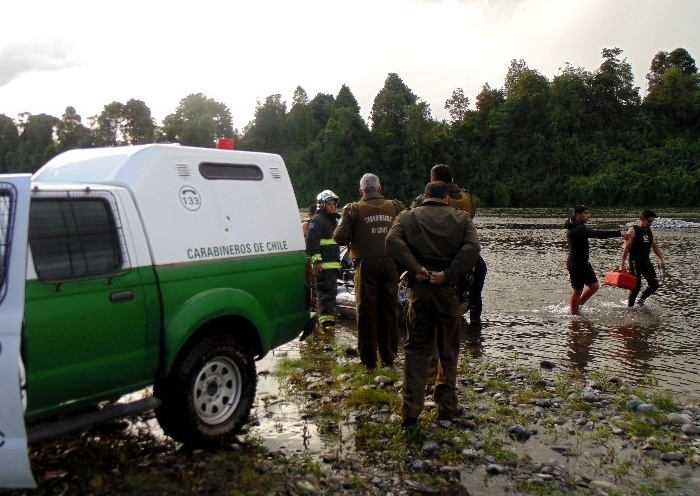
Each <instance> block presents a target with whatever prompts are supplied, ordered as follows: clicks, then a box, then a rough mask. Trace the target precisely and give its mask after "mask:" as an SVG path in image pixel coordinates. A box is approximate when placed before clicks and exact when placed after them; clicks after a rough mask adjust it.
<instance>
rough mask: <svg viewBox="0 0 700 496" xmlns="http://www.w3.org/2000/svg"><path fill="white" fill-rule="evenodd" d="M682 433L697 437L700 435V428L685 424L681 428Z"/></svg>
mask: <svg viewBox="0 0 700 496" xmlns="http://www.w3.org/2000/svg"><path fill="white" fill-rule="evenodd" d="M681 431H682V432H683V434H685V435H686V436H696V435H697V434H698V433H700V428H698V427H697V426H695V425H693V424H683V425H682V426H681Z"/></svg>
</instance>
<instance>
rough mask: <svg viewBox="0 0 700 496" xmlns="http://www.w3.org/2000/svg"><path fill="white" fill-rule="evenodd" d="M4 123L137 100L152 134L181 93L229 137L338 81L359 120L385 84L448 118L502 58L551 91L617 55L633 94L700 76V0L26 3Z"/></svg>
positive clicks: (12, 39)
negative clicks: (656, 82)
mask: <svg viewBox="0 0 700 496" xmlns="http://www.w3.org/2000/svg"><path fill="white" fill-rule="evenodd" d="M0 12H1V14H0V19H1V20H2V23H1V27H0V114H5V115H7V116H9V117H12V118H14V117H16V116H17V114H19V113H22V112H29V113H32V114H39V113H47V114H50V115H54V116H56V117H59V118H60V117H61V116H62V115H63V113H64V111H65V108H66V107H67V106H72V107H75V109H76V110H77V112H78V113H79V114H80V115H81V116H82V117H83V123H85V124H87V119H88V118H89V117H91V116H93V115H96V114H98V113H99V112H101V111H102V109H103V107H104V106H105V105H107V104H109V103H111V102H113V101H118V102H122V103H126V102H127V101H128V100H129V99H131V98H135V99H137V100H142V101H143V102H144V103H145V104H146V105H147V106H148V107H149V108H150V109H151V111H152V114H153V117H155V118H156V120H157V122H158V124H160V123H161V121H162V119H163V117H165V116H166V115H168V114H170V113H172V112H174V111H175V109H176V108H177V106H178V104H179V102H180V100H182V99H183V98H184V97H186V96H187V95H189V94H191V93H203V94H204V95H206V96H207V97H208V98H212V99H214V100H216V101H218V102H221V103H223V104H225V105H226V106H227V107H228V108H229V109H230V110H231V113H232V115H233V125H234V127H235V128H238V129H241V130H242V129H243V127H245V125H246V124H247V123H248V122H249V121H250V120H252V118H253V114H254V112H255V107H256V105H257V103H258V102H264V100H265V98H266V97H267V96H269V95H272V94H277V93H279V94H280V95H282V100H283V101H285V102H287V109H289V108H290V107H291V103H292V95H293V93H294V89H295V88H296V87H297V86H301V87H302V88H304V89H305V90H306V92H307V93H308V95H309V98H313V97H314V96H315V95H316V94H317V93H328V94H332V95H336V94H337V93H338V90H339V89H340V87H341V86H342V85H343V84H346V85H347V86H348V87H349V88H350V90H351V91H352V92H353V94H354V95H355V97H356V98H357V100H358V102H359V104H360V107H361V113H362V115H363V117H365V118H366V119H368V118H369V114H370V112H371V109H372V103H373V101H374V97H375V96H376V95H377V93H378V92H379V90H381V88H382V87H383V85H384V81H385V80H386V77H387V75H388V74H389V73H392V72H394V73H397V74H398V75H399V77H401V79H402V80H403V81H404V83H405V84H406V85H407V86H408V87H409V88H410V89H411V90H412V91H413V92H414V93H415V94H416V95H417V96H418V97H419V98H420V99H422V100H423V101H425V102H427V103H428V104H429V105H430V108H431V112H432V115H433V116H434V117H436V118H439V119H443V118H447V117H448V114H447V112H446V111H445V110H444V104H445V100H447V99H449V98H450V97H451V95H452V91H453V90H455V89H456V88H462V89H463V90H464V93H465V95H466V96H467V97H469V99H470V101H471V102H472V108H473V103H474V100H475V97H476V95H477V94H478V93H479V92H480V91H481V88H482V86H483V85H484V83H488V84H489V85H490V86H491V87H492V88H502V87H503V82H504V79H505V76H506V73H507V71H508V67H509V66H510V62H511V60H513V59H517V60H520V59H522V60H524V61H525V62H526V63H527V65H528V67H530V68H531V69H534V70H537V71H539V72H540V73H542V74H543V75H544V76H546V77H548V78H550V79H551V78H552V77H554V76H556V75H557V74H559V71H560V68H562V67H564V65H565V64H566V63H570V64H572V65H573V66H576V67H583V68H584V69H587V70H590V71H593V70H595V69H597V68H598V67H599V66H600V64H601V62H602V59H601V50H602V49H603V48H614V47H619V48H621V49H622V50H623V53H622V56H621V57H622V58H626V59H627V60H628V62H629V63H630V64H631V65H632V69H633V71H634V74H635V78H636V84H637V86H639V87H640V88H641V94H642V96H643V95H644V91H645V89H646V80H645V75H646V73H647V72H648V69H649V65H650V62H651V59H652V58H653V57H654V55H655V54H656V53H657V52H659V51H668V52H670V51H672V50H674V49H675V48H678V47H682V48H685V49H686V50H688V52H689V53H690V55H691V56H692V57H693V58H694V59H695V60H696V61H697V63H698V64H699V65H700V27H699V25H700V1H699V0H352V1H346V2H342V1H339V0H246V1H242V0H197V1H192V2H182V1H173V0H168V1H161V0H121V1H119V2H101V1H95V0H64V1H62V2H57V1H55V0H51V1H48V0H23V1H17V2H9V1H5V2H3V6H2V8H1V9H0Z"/></svg>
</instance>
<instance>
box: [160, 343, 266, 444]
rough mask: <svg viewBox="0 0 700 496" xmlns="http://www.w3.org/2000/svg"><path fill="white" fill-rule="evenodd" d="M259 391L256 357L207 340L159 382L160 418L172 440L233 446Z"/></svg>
mask: <svg viewBox="0 0 700 496" xmlns="http://www.w3.org/2000/svg"><path fill="white" fill-rule="evenodd" d="M256 386H257V375H256V372H255V361H254V359H253V357H252V355H251V354H249V353H246V352H244V351H243V350H242V349H241V348H240V347H238V346H237V344H236V343H235V342H234V341H233V340H230V339H226V340H221V339H216V338H211V337H210V338H205V339H203V340H202V341H200V342H199V343H197V344H196V345H195V346H194V347H193V348H192V349H191V350H190V351H189V352H188V353H187V354H186V355H185V356H184V358H183V360H182V361H181V362H179V363H176V364H175V366H174V367H173V370H172V372H171V374H170V376H168V377H167V378H165V379H163V380H161V381H157V382H156V384H155V387H154V394H155V396H157V397H158V398H159V399H160V400H161V405H160V406H159V407H158V408H157V409H156V412H155V413H156V418H157V419H158V423H159V424H160V426H161V427H162V429H163V431H164V432H165V433H166V434H167V435H168V436H170V437H172V438H173V439H175V440H176V441H180V442H182V443H184V444H187V445H189V446H193V447H194V446H197V447H215V446H219V445H222V444H226V443H230V442H231V441H232V439H233V436H234V435H235V434H236V433H238V431H239V430H240V429H241V427H242V426H243V425H244V424H245V423H246V422H247V420H248V415H249V414H250V410H251V408H252V407H253V401H254V399H255V390H256Z"/></svg>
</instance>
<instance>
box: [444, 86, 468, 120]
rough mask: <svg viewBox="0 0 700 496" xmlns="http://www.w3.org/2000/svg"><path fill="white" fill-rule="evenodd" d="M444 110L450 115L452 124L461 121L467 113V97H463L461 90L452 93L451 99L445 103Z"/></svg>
mask: <svg viewBox="0 0 700 496" xmlns="http://www.w3.org/2000/svg"><path fill="white" fill-rule="evenodd" d="M445 110H447V111H448V112H449V113H450V118H451V119H452V121H454V122H459V121H463V120H464V119H465V118H466V117H467V113H468V112H469V97H467V96H465V95H464V90H463V89H462V88H457V89H456V90H454V91H453V92H452V97H451V98H449V99H448V100H446V101H445Z"/></svg>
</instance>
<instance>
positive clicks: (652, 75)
mask: <svg viewBox="0 0 700 496" xmlns="http://www.w3.org/2000/svg"><path fill="white" fill-rule="evenodd" d="M671 67H677V68H678V69H680V72H681V73H682V74H685V75H686V76H691V75H693V74H697V72H698V68H697V66H696V65H695V59H693V57H691V56H690V53H688V51H687V50H686V49H685V48H676V49H675V50H673V51H672V52H671V53H668V52H663V51H662V52H657V53H656V55H654V58H653V59H652V60H651V66H650V67H649V72H648V73H647V76H646V77H647V81H648V83H649V88H648V89H649V92H651V91H652V90H653V89H654V86H655V85H656V84H658V83H659V82H661V78H662V77H663V75H664V73H665V72H666V71H667V70H668V69H670V68H671Z"/></svg>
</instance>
